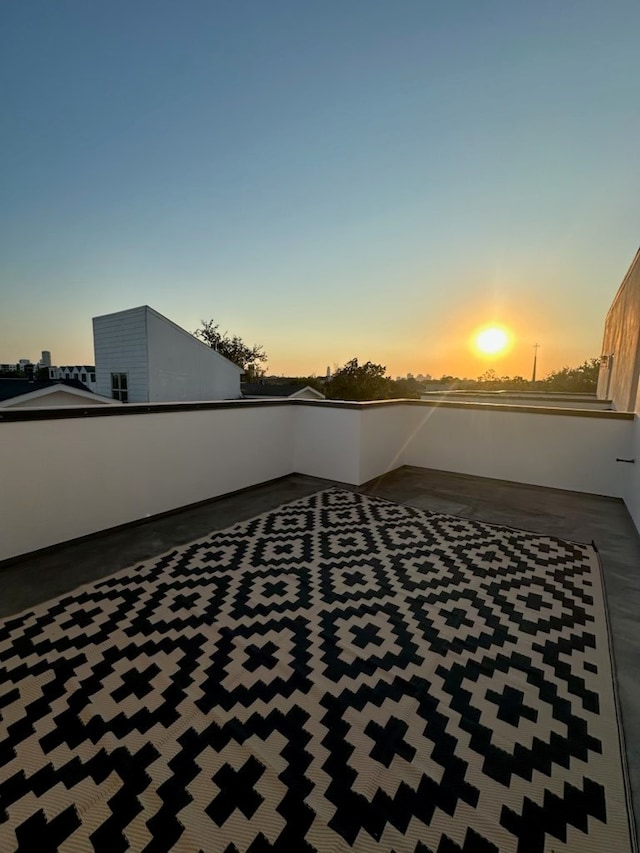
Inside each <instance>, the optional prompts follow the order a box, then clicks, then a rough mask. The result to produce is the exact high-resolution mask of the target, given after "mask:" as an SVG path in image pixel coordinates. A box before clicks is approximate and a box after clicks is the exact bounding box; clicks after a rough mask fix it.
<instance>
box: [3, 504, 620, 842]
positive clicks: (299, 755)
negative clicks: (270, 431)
mask: <svg viewBox="0 0 640 853" xmlns="http://www.w3.org/2000/svg"><path fill="white" fill-rule="evenodd" d="M15 849H19V850H27V851H32V850H33V851H38V853H46V851H53V850H61V851H85V850H94V849H95V850H99V851H107V853H117V851H122V850H136V851H142V850H144V851H162V850H179V851H199V850H202V851H230V853H231V851H266V850H281V851H291V853H303V851H311V850H316V851H345V850H352V849H353V850H366V851H382V850H385V851H391V850H393V851H398V852H399V851H405V850H406V851H416V853H418V851H419V853H462V851H463V853H496V851H500V853H507V851H517V853H538V851H546V853H560V851H581V853H583V851H593V853H596V851H597V853H602V851H611V852H612V853H614V852H615V853H627V851H630V850H631V849H632V847H631V840H630V831H629V821H628V810H627V800H626V788H625V784H624V775H623V762H622V759H621V750H620V741H619V736H618V720H617V714H616V705H615V700H614V690H613V683H612V673H611V663H610V657H609V645H608V636H607V626H606V619H605V611H604V601H603V591H602V585H601V578H600V572H599V566H598V562H597V557H596V555H595V553H594V551H593V549H592V548H591V547H589V546H585V545H576V544H573V543H569V542H564V541H561V540H559V539H555V538H550V537H545V536H536V535H533V534H530V533H525V532H522V531H515V530H511V529H507V528H502V527H495V526H491V525H487V524H482V523H479V522H473V521H466V520H463V519H460V518H455V517H451V516H445V515H437V514H432V513H428V512H424V511H421V510H417V509H412V508H409V507H405V506H399V505H397V504H394V503H390V502H388V501H385V500H382V499H379V498H372V497H366V496H362V495H358V494H354V493H352V492H349V491H342V490H330V491H325V492H320V493H318V494H315V495H313V496H312V497H309V498H305V499H302V500H299V501H296V502H295V503H292V504H289V505H286V506H282V507H279V508H278V509H276V510H274V511H272V512H268V513H265V514H264V515H261V516H259V517H258V518H255V519H253V520H251V521H248V522H245V523H241V524H237V525H235V526H234V527H231V528H229V529H227V530H223V531H221V532H215V533H213V534H211V535H210V536H208V537H207V538H205V539H202V540H200V541H198V542H194V543H193V544H191V545H188V546H186V547H184V548H181V549H179V550H174V551H172V552H170V553H167V554H164V555H163V556H160V557H158V558H156V559H154V560H151V561H149V562H147V563H144V564H143V565H140V566H136V567H132V568H130V569H127V570H125V571H122V572H119V573H118V574H117V575H114V576H111V577H109V578H107V579H106V580H103V581H100V582H98V583H94V584H92V585H90V586H85V587H83V588H81V589H79V590H77V591H76V592H74V593H72V594H70V595H67V596H64V597H63V598H60V599H58V600H56V601H52V602H48V603H47V604H44V605H42V606H39V607H37V608H35V609H33V610H31V611H28V612H26V613H23V614H21V615H19V616H16V617H13V618H9V619H7V620H4V621H3V622H0V850H2V851H3V853H6V851H10V850H15Z"/></svg>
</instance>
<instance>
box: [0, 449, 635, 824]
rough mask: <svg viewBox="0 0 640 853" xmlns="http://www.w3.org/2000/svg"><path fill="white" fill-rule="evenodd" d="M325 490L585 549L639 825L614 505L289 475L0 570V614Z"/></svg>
mask: <svg viewBox="0 0 640 853" xmlns="http://www.w3.org/2000/svg"><path fill="white" fill-rule="evenodd" d="M331 485H340V486H341V487H343V488H344V487H346V488H351V489H353V490H354V491H358V492H360V493H363V494H367V495H374V496H379V497H383V498H386V499H389V500H393V501H395V502H398V503H400V504H403V505H406V506H409V507H417V508H420V509H426V510H430V511H434V512H438V513H447V514H452V515H456V516H459V517H462V518H467V519H472V520H480V521H484V522H490V523H493V524H499V525H507V526H510V527H514V528H518V529H522V530H528V531H532V532H535V533H539V534H545V535H550V536H557V537H562V538H566V539H569V540H573V541H578V542H585V543H588V542H594V544H595V545H596V547H597V550H598V552H599V555H600V559H601V561H602V567H603V571H604V579H605V583H606V591H607V604H608V610H609V619H610V626H611V633H612V637H613V647H614V655H615V672H616V678H617V684H618V691H619V699H620V703H621V709H622V718H623V721H624V733H625V741H626V752H627V759H628V765H629V772H630V777H631V788H632V792H633V801H634V805H635V813H636V816H640V684H639V683H638V680H637V661H638V660H640V632H639V631H638V630H637V613H638V610H639V608H640V574H639V573H638V566H640V537H638V534H637V532H636V530H635V528H634V526H633V523H632V521H631V519H630V517H629V514H628V512H627V510H626V508H625V506H624V504H623V502H622V501H621V500H619V499H616V498H606V497H599V496H595V495H590V494H579V493H576V492H568V491H563V490H559V489H550V488H543V487H538V486H531V485H526V484H522V483H514V482H508V481H501V480H493V479H486V478H481V477H475V476H469V475H464V474H455V473H446V472H442V471H435V470H428V469H423V468H416V467H411V466H404V467H401V468H399V469H397V470H395V471H392V472H390V473H387V474H385V475H383V476H380V477H377V478H375V479H373V480H372V481H370V482H368V483H366V484H364V485H362V486H361V487H359V488H357V487H354V486H349V485H346V486H345V484H344V483H339V484H336V483H333V482H332V481H327V480H325V479H320V478H316V477H310V476H303V475H290V476H286V477H284V478H279V479H277V480H274V481H272V482H268V483H265V484H262V485H260V486H256V487H253V488H250V489H246V490H242V491H240V492H237V493H234V494H230V495H227V496H225V497H221V498H218V499H215V500H212V501H208V502H205V503H202V504H201V505H199V506H193V507H188V508H185V509H183V510H178V511H176V512H172V513H170V514H167V515H165V516H162V517H156V518H152V519H150V520H148V521H146V522H144V523H140V524H137V525H134V526H127V527H124V528H121V529H117V530H113V531H111V532H106V533H103V534H98V535H97V536H92V537H90V538H88V539H86V540H83V541H76V542H71V543H68V544H63V545H59V546H56V547H54V548H53V549H51V550H48V551H45V552H41V553H39V554H35V555H32V556H27V557H24V558H22V559H19V560H18V561H16V562H14V563H13V564H7V565H6V567H5V568H4V569H3V570H2V574H1V577H2V587H3V596H2V600H1V601H0V615H2V616H6V615H8V614H12V613H16V612H18V611H20V610H22V609H24V608H29V607H32V606H34V605H35V604H37V603H38V602H41V601H46V600H48V599H51V598H53V597H56V596H60V595H63V594H64V593H66V592H69V591H71V590H73V589H74V588H76V587H77V586H78V585H81V584H84V583H87V582H91V581H94V580H97V579H99V578H103V577H106V576H108V575H110V574H112V573H114V572H116V571H118V570H120V569H122V568H125V567H127V566H132V565H136V564H138V563H140V562H141V561H144V560H147V559H149V558H151V557H154V556H155V555H157V554H160V553H164V552H167V551H169V550H171V549H173V548H176V547H178V546H181V545H184V544H186V543H189V542H191V541H193V540H195V539H198V538H200V537H202V536H206V535H207V534H209V533H210V532H211V531H214V530H220V529H223V528H226V527H229V526H230V525H233V524H235V523H237V522H240V521H244V520H246V519H249V518H251V517H254V516H256V515H258V514H260V513H264V512H266V511H268V510H271V509H274V508H276V507H278V506H279V505H281V504H283V503H286V502H289V501H292V500H295V499H298V498H300V497H303V496H307V495H312V494H314V493H316V492H318V491H320V490H323V489H326V488H327V487H329V486H331Z"/></svg>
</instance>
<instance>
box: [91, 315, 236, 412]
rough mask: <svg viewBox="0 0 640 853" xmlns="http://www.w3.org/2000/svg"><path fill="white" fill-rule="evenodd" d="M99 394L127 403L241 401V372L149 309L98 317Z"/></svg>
mask: <svg viewBox="0 0 640 853" xmlns="http://www.w3.org/2000/svg"><path fill="white" fill-rule="evenodd" d="M93 344H94V349H95V361H96V392H97V393H98V394H103V395H105V396H107V397H113V398H114V399H116V400H121V401H122V402H123V403H171V402H184V401H191V402H193V401H200V400H229V399H238V398H239V397H240V376H241V374H242V370H241V368H239V367H238V366H237V365H236V364H234V363H233V362H231V361H229V359H227V358H225V357H224V356H222V355H220V353H218V352H216V351H215V350H213V349H211V347H209V346H207V345H206V344H204V343H202V342H201V341H199V340H198V339H197V338H195V337H194V336H193V335H191V334H190V333H189V332H187V331H185V330H184V329H181V328H180V326H177V325H176V324H175V323H172V322H171V320H168V319H167V318H166V317H163V316H162V314H159V313H158V312H157V311H154V310H153V308H150V307H149V306H148V305H141V306H140V307H139V308H130V309H129V310H127V311H118V312H116V313H115V314H105V315H103V316H102V317H94V318H93Z"/></svg>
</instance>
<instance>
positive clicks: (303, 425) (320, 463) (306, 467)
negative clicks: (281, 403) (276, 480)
mask: <svg viewBox="0 0 640 853" xmlns="http://www.w3.org/2000/svg"><path fill="white" fill-rule="evenodd" d="M292 410H293V466H294V470H295V471H297V472H298V473H299V474H309V475H310V476H312V477H323V478H324V479H326V480H338V481H339V482H342V483H352V484H354V485H358V484H360V483H361V482H362V481H361V479H360V425H361V417H362V413H361V411H360V410H358V409H337V408H324V407H323V406H321V405H317V406H316V405H314V404H313V403H311V404H310V405H308V406H292Z"/></svg>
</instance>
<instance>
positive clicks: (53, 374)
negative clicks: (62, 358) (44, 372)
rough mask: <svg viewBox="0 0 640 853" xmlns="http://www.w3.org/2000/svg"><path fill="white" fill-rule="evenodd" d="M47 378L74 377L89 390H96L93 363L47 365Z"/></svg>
mask: <svg viewBox="0 0 640 853" xmlns="http://www.w3.org/2000/svg"><path fill="white" fill-rule="evenodd" d="M49 379H58V380H60V379H76V380H77V381H78V382H82V384H83V385H86V387H87V388H88V389H89V390H90V391H93V392H94V393H95V390H96V368H95V365H93V364H62V365H59V366H57V367H49ZM109 396H111V395H109Z"/></svg>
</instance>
